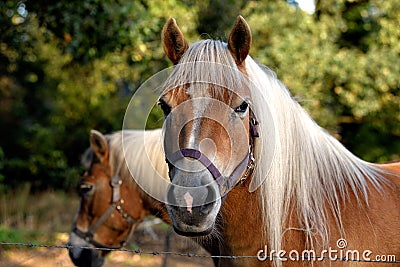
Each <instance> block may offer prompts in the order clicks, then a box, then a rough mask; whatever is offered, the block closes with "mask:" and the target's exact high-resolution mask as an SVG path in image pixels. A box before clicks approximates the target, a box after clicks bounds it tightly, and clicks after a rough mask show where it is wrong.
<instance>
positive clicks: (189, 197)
mask: <svg viewBox="0 0 400 267" xmlns="http://www.w3.org/2000/svg"><path fill="white" fill-rule="evenodd" d="M183 198H184V199H185V201H186V208H187V211H188V212H190V213H192V207H193V197H192V195H191V194H190V193H189V192H186V193H185V194H184V195H183Z"/></svg>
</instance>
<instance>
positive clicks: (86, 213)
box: [69, 130, 169, 266]
mask: <svg viewBox="0 0 400 267" xmlns="http://www.w3.org/2000/svg"><path fill="white" fill-rule="evenodd" d="M142 134H143V131H125V132H124V137H125V138H126V139H128V141H127V143H130V144H131V145H130V146H131V148H132V149H134V151H135V152H136V153H137V155H141V154H142V153H144V144H143V143H142V142H141V141H140V138H139V136H141V135H142ZM146 136H147V140H148V142H147V145H148V147H149V149H148V151H151V152H150V153H151V154H152V155H153V158H152V159H153V160H154V161H156V162H157V164H154V166H155V167H156V168H157V170H156V171H158V172H159V173H160V174H162V176H163V177H166V176H167V166H166V164H165V161H164V158H163V156H162V154H163V152H162V149H161V145H160V142H161V140H160V138H161V131H160V130H154V131H147V132H146ZM123 155H124V154H123V151H122V131H119V132H116V133H113V134H110V135H103V134H102V133H100V132H98V131H95V130H92V131H91V133H90V148H89V149H88V150H87V152H86V153H85V155H84V157H83V159H82V162H83V165H84V166H85V169H86V172H85V174H84V175H83V177H82V178H81V181H80V184H79V192H80V196H81V201H80V207H79V210H78V214H77V216H76V218H75V220H74V222H73V229H72V232H71V234H70V238H69V245H71V246H73V247H71V248H70V249H69V255H70V258H71V260H72V261H73V262H74V264H75V265H76V266H102V265H103V263H104V256H105V255H106V254H108V253H109V251H106V250H95V249H82V248H81V247H92V248H94V247H96V248H120V247H122V246H123V245H124V244H125V242H127V241H128V239H129V238H130V237H131V235H132V233H133V231H134V229H135V228H136V226H137V225H138V224H139V223H140V222H141V221H142V220H143V219H144V218H145V217H146V216H148V215H156V216H158V217H160V218H162V219H163V220H164V221H166V222H169V218H168V216H166V211H165V206H164V205H163V203H160V202H159V201H156V200H155V199H153V198H151V197H150V196H148V195H147V194H146V193H144V192H143V190H141V188H140V187H139V186H138V185H137V184H136V183H135V182H134V180H133V178H132V175H131V174H130V171H129V170H128V168H127V166H126V164H125V159H124V156H123ZM132 160H133V161H134V162H135V163H136V164H135V166H136V167H137V168H138V169H143V168H145V169H147V167H146V166H142V165H141V164H140V163H139V161H138V160H135V159H132ZM146 173H147V176H146V179H150V180H151V179H153V176H155V175H156V174H155V172H154V171H152V170H151V169H150V168H149V170H148V171H146ZM156 180H157V179H154V181H156Z"/></svg>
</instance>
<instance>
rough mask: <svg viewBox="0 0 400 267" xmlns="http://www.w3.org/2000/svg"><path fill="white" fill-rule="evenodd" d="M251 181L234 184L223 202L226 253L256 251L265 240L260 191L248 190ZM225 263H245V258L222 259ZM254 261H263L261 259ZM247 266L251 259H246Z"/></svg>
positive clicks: (223, 250)
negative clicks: (251, 191)
mask: <svg viewBox="0 0 400 267" xmlns="http://www.w3.org/2000/svg"><path fill="white" fill-rule="evenodd" d="M248 183H249V179H248V181H246V182H245V183H243V184H241V185H239V186H237V187H235V188H233V189H232V190H231V191H230V192H229V193H228V195H227V196H226V199H225V201H224V203H223V205H222V209H221V214H220V216H221V218H220V222H219V225H218V226H217V227H218V230H219V232H220V235H221V245H220V250H221V254H222V255H256V254H257V252H258V250H260V249H261V248H262V247H263V246H264V244H266V242H264V241H263V234H262V230H263V226H262V225H263V224H262V217H261V212H260V204H259V198H258V195H257V194H258V193H257V192H253V193H250V192H249V191H248ZM222 262H223V264H222V266H228V265H229V264H232V265H230V266H241V263H243V260H240V259H238V260H234V261H230V260H226V259H224V260H222ZM252 262H255V263H258V264H260V262H259V261H257V260H254V261H252ZM246 266H247V263H246Z"/></svg>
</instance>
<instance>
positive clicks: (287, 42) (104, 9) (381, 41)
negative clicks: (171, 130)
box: [0, 0, 400, 190]
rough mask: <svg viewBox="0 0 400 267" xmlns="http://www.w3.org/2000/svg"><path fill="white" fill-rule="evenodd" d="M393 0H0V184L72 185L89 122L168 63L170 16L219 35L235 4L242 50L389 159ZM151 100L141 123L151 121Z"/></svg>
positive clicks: (367, 148)
mask: <svg viewBox="0 0 400 267" xmlns="http://www.w3.org/2000/svg"><path fill="white" fill-rule="evenodd" d="M399 8H400V3H398V1H397V0H386V1H379V0H358V1H357V0H324V1H316V10H315V12H314V13H312V14H310V13H307V12H304V11H302V10H301V9H299V5H298V4H297V3H296V1H293V0H292V1H287V2H286V1H278V0H271V1H266V0H264V1H261V0H260V1H244V0H221V1H214V0H207V1H186V0H184V1H177V0H168V1H162V0H154V1H150V0H141V1H128V0H107V1H106V0H88V1H46V0H37V1H19V2H17V1H12V0H6V1H2V2H0V124H1V126H2V131H1V132H0V137H1V138H0V184H1V187H0V188H3V189H7V188H14V187H18V186H20V185H21V184H23V183H29V184H30V185H31V188H32V189H33V190H43V189H47V188H56V189H62V190H71V189H74V187H75V185H76V182H77V180H78V179H79V176H80V173H81V168H80V163H79V159H80V155H81V153H82V152H83V151H84V150H85V148H86V147H87V146H88V133H89V130H90V129H92V128H96V129H98V130H100V131H102V132H105V133H108V132H112V131H116V130H119V129H121V126H122V119H123V115H124V112H125V108H126V105H127V103H128V101H129V100H130V97H131V96H132V95H133V93H134V92H135V90H136V89H137V88H138V87H139V86H140V85H141V84H142V83H143V82H144V81H145V80H146V79H147V78H149V77H150V76H151V75H153V74H155V73H156V72H158V71H160V70H162V69H163V68H165V67H168V66H170V63H169V62H168V61H167V59H166V57H165V56H164V53H163V51H162V47H161V43H160V33H161V29H162V26H163V25H164V23H165V21H166V20H167V19H168V18H169V17H175V18H176V19H177V21H178V24H179V25H180V27H181V28H182V30H183V32H184V34H185V36H186V37H187V38H188V40H189V41H192V42H193V41H196V40H198V39H199V38H209V37H213V38H217V39H222V40H226V37H227V36H228V34H229V30H230V28H231V27H232V25H233V23H234V21H235V20H236V16H237V15H238V14H242V15H243V16H244V17H245V18H246V20H247V21H248V22H249V24H250V27H251V29H252V32H253V36H254V38H253V46H252V50H251V55H252V57H253V58H254V59H256V60H258V61H260V62H261V63H263V64H265V65H267V66H269V67H270V68H271V69H272V70H274V71H275V72H276V73H277V75H278V78H279V79H281V80H282V81H283V82H284V83H285V84H286V85H287V86H288V88H289V89H290V90H291V92H292V93H293V94H294V96H295V97H296V99H297V100H298V101H299V102H300V103H301V104H302V105H303V106H304V107H305V108H306V109H307V110H308V111H309V112H310V113H311V114H312V116H313V117H314V118H315V119H316V120H317V121H318V123H320V124H321V125H322V126H323V127H325V128H327V129H328V130H329V131H330V132H331V133H333V134H334V135H335V136H336V137H337V138H338V139H340V140H341V141H342V142H343V143H344V144H345V145H346V146H347V147H348V148H349V149H350V150H351V151H353V152H354V153H356V154H357V155H359V156H360V157H362V158H364V159H366V160H370V161H379V162H382V161H390V160H396V159H400V112H399V110H400V89H399V87H400V86H399V85H400V76H399V75H398V74H399V73H400V65H399V64H398V62H400V60H399V59H400V42H399V40H400V28H399V27H398V25H400V21H399V20H400V17H399V16H398V12H397V10H399ZM160 121H161V113H160V112H159V111H157V110H154V112H153V114H151V116H150V121H149V124H148V125H149V127H157V126H160Z"/></svg>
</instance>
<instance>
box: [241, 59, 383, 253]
mask: <svg viewBox="0 0 400 267" xmlns="http://www.w3.org/2000/svg"><path fill="white" fill-rule="evenodd" d="M245 64H246V71H247V74H248V76H249V78H250V79H251V80H252V81H253V82H254V83H255V84H256V86H257V88H258V90H254V93H255V96H254V97H253V101H254V107H253V108H254V109H255V113H256V114H257V115H260V116H261V117H258V120H259V121H260V124H259V131H260V133H261V134H260V135H261V136H260V138H259V140H258V141H259V143H258V144H257V145H256V152H255V155H256V158H257V159H256V161H257V163H258V164H257V167H256V173H255V177H253V179H255V180H260V179H265V181H264V182H263V183H262V184H261V188H260V191H259V192H260V196H261V206H262V209H263V210H262V212H263V215H264V222H265V226H266V229H268V238H269V243H270V246H272V248H276V249H280V246H281V240H282V235H283V233H284V231H285V230H287V229H285V228H284V227H285V223H286V221H287V217H288V215H289V214H290V212H291V210H290V208H294V209H295V210H296V214H297V215H298V223H299V224H300V227H301V229H299V230H302V231H304V232H305V234H306V237H307V241H308V245H309V246H310V247H314V244H313V242H314V241H315V240H321V241H322V243H321V244H319V245H321V246H322V247H323V246H327V244H328V242H329V239H328V236H329V225H328V223H327V214H329V213H331V214H333V217H334V220H335V221H336V224H337V225H336V226H337V227H338V229H339V231H340V233H341V234H342V237H345V230H346V229H345V227H344V226H343V225H342V220H341V212H342V210H341V204H340V203H343V202H344V201H346V200H347V199H348V198H349V197H350V196H351V195H353V196H355V198H356V200H357V201H358V203H359V204H360V205H362V203H365V204H366V205H368V191H369V190H370V189H369V188H368V185H369V184H371V185H372V186H373V187H374V188H375V189H376V190H378V191H380V192H382V190H383V189H382V186H381V184H382V182H385V180H384V178H383V176H382V170H380V169H378V168H377V167H376V166H375V165H373V164H371V163H368V162H365V161H363V160H361V159H359V158H358V157H356V156H355V155H353V154H352V153H351V152H349V151H348V150H347V149H346V148H345V147H344V146H343V145H342V144H341V143H340V142H339V141H337V140H336V139H335V138H334V137H332V136H331V135H330V134H329V133H327V132H326V131H325V130H324V129H322V128H321V127H320V126H318V125H317V124H316V123H315V122H314V121H313V120H312V119H311V117H310V116H309V115H308V114H307V113H306V112H305V110H304V109H303V108H302V107H301V106H300V105H299V104H298V103H297V102H296V101H294V100H293V99H292V97H291V95H290V93H289V92H288V90H287V89H286V87H285V86H284V85H283V84H282V83H281V82H280V81H279V80H278V79H277V78H276V76H275V74H274V73H273V72H272V71H271V70H269V69H267V68H266V67H263V66H261V65H259V64H257V63H256V62H255V61H254V60H253V59H252V58H251V57H248V58H247V59H246V62H245ZM265 101H266V102H265ZM266 104H267V105H266ZM267 114H268V115H270V116H272V120H273V125H271V124H268V123H265V121H267V122H270V121H271V119H270V118H266V117H265V116H264V117H263V115H267ZM271 134H274V135H275V138H274V142H273V143H271V141H270V140H269V139H270V138H271ZM271 145H273V147H272V146H271ZM271 151H274V152H275V153H274V156H273V159H272V164H271V165H270V166H269V165H265V164H263V162H265V159H266V158H264V157H265V155H268V153H271ZM267 157H268V156H267Z"/></svg>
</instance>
